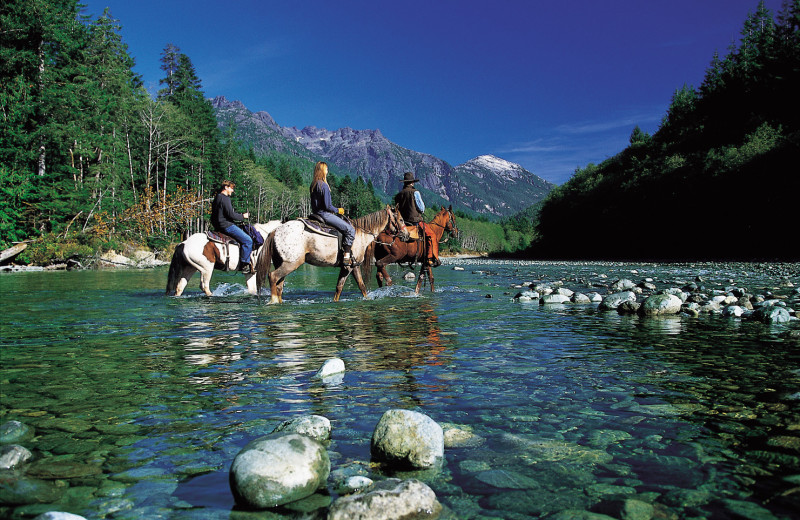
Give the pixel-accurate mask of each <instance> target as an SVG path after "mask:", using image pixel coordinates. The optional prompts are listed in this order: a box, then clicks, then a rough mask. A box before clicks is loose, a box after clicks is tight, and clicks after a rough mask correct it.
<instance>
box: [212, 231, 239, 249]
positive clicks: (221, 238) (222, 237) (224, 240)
mask: <svg viewBox="0 0 800 520" xmlns="http://www.w3.org/2000/svg"><path fill="white" fill-rule="evenodd" d="M206 237H208V239H209V240H211V241H212V242H217V243H219V244H224V245H227V244H230V243H231V242H233V243H234V244H237V245H238V244H239V241H238V240H236V239H235V238H233V237H232V236H230V235H226V234H225V233H220V232H219V231H211V230H210V229H209V230H208V231H206Z"/></svg>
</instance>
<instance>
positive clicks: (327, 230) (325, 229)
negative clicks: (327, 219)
mask: <svg viewBox="0 0 800 520" xmlns="http://www.w3.org/2000/svg"><path fill="white" fill-rule="evenodd" d="M297 220H299V221H300V222H302V223H303V225H304V226H305V227H306V229H308V230H309V231H312V232H314V233H319V234H320V235H324V236H326V237H331V238H338V236H339V235H338V234H337V230H336V228H333V227H331V226H328V225H326V224H322V223H321V222H319V221H317V220H313V219H307V218H299V219H297Z"/></svg>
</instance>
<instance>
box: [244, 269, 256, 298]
mask: <svg viewBox="0 0 800 520" xmlns="http://www.w3.org/2000/svg"><path fill="white" fill-rule="evenodd" d="M245 284H247V292H248V293H250V294H256V293H257V292H258V288H257V287H256V273H255V271H253V272H252V273H250V274H248V275H247V278H245Z"/></svg>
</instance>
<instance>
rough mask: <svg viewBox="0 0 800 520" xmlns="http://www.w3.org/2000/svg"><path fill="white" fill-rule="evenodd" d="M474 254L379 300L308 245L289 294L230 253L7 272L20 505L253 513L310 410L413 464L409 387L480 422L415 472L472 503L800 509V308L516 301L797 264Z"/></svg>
mask: <svg viewBox="0 0 800 520" xmlns="http://www.w3.org/2000/svg"><path fill="white" fill-rule="evenodd" d="M454 262H456V261H455V260H451V261H450V265H447V264H446V265H444V266H442V267H440V268H438V269H437V272H436V281H437V289H438V292H437V293H434V294H430V293H424V294H422V295H420V296H418V297H417V296H414V295H413V294H412V293H411V291H410V289H411V285H409V286H402V285H400V286H395V287H391V288H383V289H373V291H372V293H371V298H372V299H371V300H368V301H364V300H362V299H361V297H360V293H359V292H358V291H357V289H356V288H355V287H354V286H353V285H348V286H347V287H346V290H345V293H344V295H343V301H341V302H339V303H338V304H334V303H332V302H331V298H332V295H333V287H334V285H335V279H336V272H335V270H325V269H318V268H314V267H305V268H303V269H301V270H300V271H298V272H297V273H294V274H293V275H292V277H290V278H289V279H287V283H286V291H285V293H284V301H285V303H284V304H283V305H280V306H267V305H259V304H258V303H257V301H256V299H255V298H252V297H249V296H247V295H246V293H245V291H244V287H243V285H242V284H241V280H240V279H239V278H236V277H233V276H225V275H222V276H218V277H215V279H214V281H215V282H216V283H217V285H216V286H215V287H212V288H213V289H214V294H215V296H213V297H211V298H206V297H200V296H199V293H198V292H197V290H196V288H192V289H190V291H188V296H186V297H182V298H165V297H163V296H162V293H163V285H164V283H165V280H166V271H165V270H153V271H120V272H70V273H14V274H3V275H0V289H1V290H2V292H3V294H4V297H5V303H4V304H3V312H2V316H0V325H1V326H2V370H1V371H0V383H2V385H1V386H0V397H1V399H0V414H1V416H0V417H1V419H0V421H2V422H3V423H5V422H7V421H10V420H17V421H20V422H23V423H25V424H27V425H29V426H31V427H33V428H34V429H35V436H34V437H33V438H31V439H28V440H26V441H25V442H22V443H21V444H23V445H25V446H26V447H28V448H29V449H30V450H31V451H32V452H33V455H34V460H33V462H31V463H29V464H28V465H26V466H25V468H24V469H23V470H20V471H19V472H8V471H6V472H5V473H3V474H1V475H0V484H2V486H4V489H5V490H6V491H5V492H4V493H5V494H2V493H0V504H1V505H0V516H2V517H6V518H17V517H22V516H30V514H32V513H33V512H35V511H39V510H47V509H48V508H50V509H58V510H62V511H71V512H74V513H78V514H81V515H83V516H85V517H87V518H104V517H109V516H113V517H114V518H150V517H164V518H228V517H234V516H236V515H240V514H242V513H241V512H237V511H235V509H234V504H233V499H232V496H231V493H230V490H229V488H228V484H227V471H228V468H229V466H230V463H231V461H232V460H233V457H234V456H235V455H236V453H237V452H238V450H239V449H241V447H242V446H243V445H244V444H246V443H247V442H248V441H250V440H252V439H254V438H255V437H258V436H260V435H264V434H266V433H269V432H270V431H272V428H274V427H275V426H276V425H277V424H278V423H279V422H281V421H283V420H285V419H286V418H289V417H292V416H295V415H300V414H319V415H324V416H326V417H328V418H329V419H330V420H331V422H332V424H333V438H332V441H331V444H330V446H329V447H328V450H329V454H330V456H331V460H332V464H333V469H334V470H336V469H344V470H347V471H353V472H360V473H363V474H366V475H369V476H370V477H371V478H383V477H384V476H387V475H394V474H392V473H390V472H389V470H388V469H386V468H379V467H371V466H370V465H369V462H370V459H369V441H370V437H371V434H372V430H373V428H374V426H375V424H377V421H378V419H379V417H380V416H381V414H382V413H383V412H384V411H386V410H387V409H389V408H407V409H414V410H418V411H421V412H423V413H425V414H427V415H429V416H431V417H432V418H433V419H435V420H436V421H437V422H439V423H440V424H453V425H457V426H458V427H459V428H460V429H462V430H465V431H468V432H471V433H472V434H473V437H472V439H473V441H474V442H471V443H467V444H466V445H463V446H461V447H455V448H449V449H447V450H446V459H447V460H446V464H445V466H444V467H443V468H442V469H441V471H438V472H430V473H428V472H422V473H403V474H400V476H401V477H403V478H405V477H414V478H420V479H422V480H424V481H425V482H426V483H428V484H429V485H430V486H431V487H432V488H433V489H434V490H435V491H436V494H437V496H438V498H439V500H440V501H441V502H442V503H443V504H444V505H445V506H446V515H448V516H449V517H450V518H509V519H518V518H538V517H541V516H546V515H549V514H552V513H558V512H562V511H592V512H597V513H605V514H608V515H610V516H614V517H619V516H620V514H621V513H620V511H621V509H620V508H621V507H640V508H643V510H644V511H648V512H649V515H650V516H649V517H648V518H676V517H677V518H729V517H745V518H756V517H757V518H792V517H795V518H796V517H797V511H798V510H800V363H799V361H800V345H798V340H797V339H796V337H797V336H794V337H792V336H789V335H787V332H789V331H791V330H793V329H797V327H798V326H797V323H796V322H795V323H790V324H781V325H765V324H763V323H759V322H754V321H748V320H742V319H740V318H727V317H722V316H719V315H701V316H700V317H698V318H690V317H688V316H680V317H666V318H647V319H645V318H639V317H637V316H621V315H619V314H617V313H616V312H601V311H599V310H598V309H597V305H596V304H593V305H582V306H571V305H554V306H540V305H539V304H538V302H515V301H513V300H512V297H513V296H514V294H515V293H516V292H517V291H518V289H517V288H515V287H514V285H515V284H521V283H523V282H528V283H530V282H534V281H555V280H563V281H564V285H565V286H566V287H571V288H575V289H578V288H580V289H581V290H584V291H588V290H597V291H598V292H605V291H607V287H606V286H607V285H609V284H610V283H611V282H612V281H613V280H615V279H616V278H620V277H627V278H631V279H632V280H634V281H639V280H641V279H644V278H646V277H648V278H652V280H653V283H655V284H656V285H657V286H658V287H659V288H665V287H670V286H680V284H681V282H685V281H687V280H688V281H691V280H693V279H694V278H695V277H696V276H698V275H700V276H702V278H703V279H704V280H705V281H704V283H705V284H706V285H707V286H708V289H709V290H712V289H720V290H722V289H724V288H725V287H726V286H730V285H734V284H735V285H738V286H745V287H747V288H748V289H749V290H750V291H751V292H759V291H761V292H764V291H770V292H773V293H774V294H777V295H787V296H791V294H792V292H791V288H790V287H787V285H788V284H786V280H784V279H783V278H782V277H781V276H777V275H774V274H773V273H770V272H765V271H757V270H752V269H749V268H748V266H746V265H736V264H733V265H728V266H726V268H725V269H719V268H713V269H712V268H708V267H703V266H699V267H691V266H675V265H669V266H655V265H638V266H624V265H615V264H584V263H581V264H552V265H551V264H546V263H530V262H528V263H526V262H490V261H484V262H478V263H471V262H467V261H462V262H461V263H462V264H463V265H464V267H465V270H464V271H454V270H452V268H451V265H452V263H454ZM394 269H396V270H397V272H396V273H392V277H393V278H394V279H395V280H398V281H399V280H401V279H402V272H401V270H400V268H399V267H396V266H395V267H394ZM633 270H635V271H636V273H632V272H631V271H633ZM797 272H798V270H797V268H796V266H790V276H789V278H790V279H789V282H792V283H794V285H795V286H796V285H799V284H800V280H798V278H797V275H796V273H797ZM604 284H605V285H606V286H604ZM487 296H491V298H487ZM332 357H339V358H341V359H343V360H344V362H345V365H346V367H347V372H346V374H345V376H344V378H343V379H342V380H341V382H339V383H335V384H327V385H326V384H325V383H323V382H321V381H319V380H315V379H314V378H313V377H312V376H313V375H314V373H315V372H316V370H317V369H319V367H320V366H321V365H322V363H323V362H324V361H325V360H326V359H329V358H332ZM21 481H22V482H27V483H28V484H30V483H33V484H35V485H37V486H40V487H41V489H40V492H41V494H42V496H44V497H45V498H44V499H43V500H42V501H43V502H44V503H45V504H51V505H37V504H30V505H20V504H19V503H15V501H16V502H19V501H20V500H21V499H19V498H18V497H17V498H9V492H8V490H9V489H11V488H13V486H14V485H18V484H19V482H21ZM15 483H16V484H15ZM33 484H31V485H33ZM48 493H49V494H48ZM327 493H330V494H332V495H334V496H333V497H332V498H335V493H333V491H332V490H328V491H327ZM40 502H41V501H40ZM37 508H38V509H37ZM319 513H320V514H323V513H324V511H320V512H319ZM275 514H276V515H277V516H276V518H277V517H285V518H292V517H296V516H298V515H300V513H297V512H296V511H293V510H292V509H281V510H280V511H277V512H276V513H275ZM323 516H324V514H323Z"/></svg>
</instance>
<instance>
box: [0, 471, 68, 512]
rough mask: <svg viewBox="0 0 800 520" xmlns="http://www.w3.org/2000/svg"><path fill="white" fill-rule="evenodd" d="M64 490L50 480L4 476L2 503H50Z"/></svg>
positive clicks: (12, 504) (0, 503) (1, 493)
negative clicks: (8, 477) (7, 477)
mask: <svg viewBox="0 0 800 520" xmlns="http://www.w3.org/2000/svg"><path fill="white" fill-rule="evenodd" d="M63 492H64V488H63V487H57V486H56V485H55V484H52V483H50V482H47V481H44V480H39V479H34V478H27V477H22V478H13V477H12V478H10V479H9V480H6V479H5V478H4V480H3V483H2V485H0V505H4V506H14V505H26V504H49V503H52V502H57V501H58V500H59V499H60V498H61V495H62V494H63Z"/></svg>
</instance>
